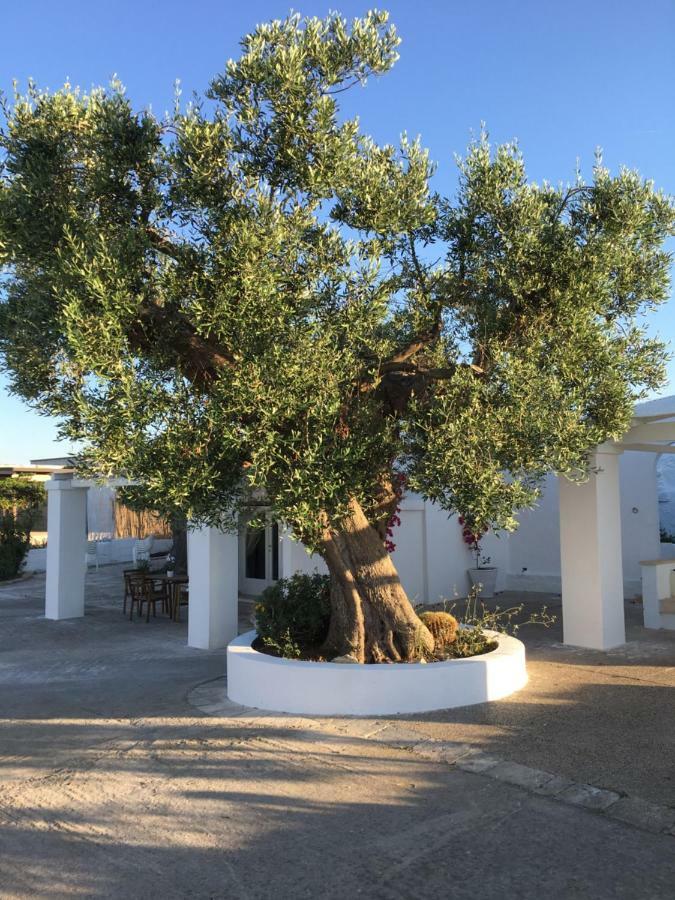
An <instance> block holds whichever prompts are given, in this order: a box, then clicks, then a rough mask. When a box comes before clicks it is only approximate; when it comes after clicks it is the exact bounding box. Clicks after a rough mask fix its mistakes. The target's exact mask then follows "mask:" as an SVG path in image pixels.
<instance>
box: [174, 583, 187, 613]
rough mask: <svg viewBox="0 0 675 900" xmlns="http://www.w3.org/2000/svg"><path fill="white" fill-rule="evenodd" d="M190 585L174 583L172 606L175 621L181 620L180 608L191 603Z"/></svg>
mask: <svg viewBox="0 0 675 900" xmlns="http://www.w3.org/2000/svg"><path fill="white" fill-rule="evenodd" d="M189 590H190V589H189V587H188V585H187V584H174V585H173V591H174V593H173V598H172V608H173V620H174V622H180V608H181V606H188V605H189V603H190V593H189Z"/></svg>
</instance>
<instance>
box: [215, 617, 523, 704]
mask: <svg viewBox="0 0 675 900" xmlns="http://www.w3.org/2000/svg"><path fill="white" fill-rule="evenodd" d="M489 636H490V637H491V638H493V639H494V641H495V643H496V645H497V646H496V648H495V649H494V650H490V651H489V652H487V653H482V654H479V655H477V656H471V657H468V658H463V659H450V660H445V661H442V662H431V663H405V664H399V665H388V664H379V665H378V664H372V665H358V664H349V663H335V662H311V661H306V660H297V659H283V658H281V657H278V656H271V655H270V654H269V653H261V652H260V651H258V650H256V649H255V648H254V646H253V645H254V644H255V642H256V640H257V637H258V636H257V634H256V632H255V631H248V632H246V633H245V634H242V635H240V636H239V637H238V638H236V639H235V640H234V641H232V642H231V643H230V644H229V646H228V648H227V693H228V697H229V699H230V700H232V701H233V702H234V703H240V704H242V705H243V706H251V707H254V708H257V709H266V710H272V711H274V712H287V713H295V714H299V715H307V714H314V715H352V716H353V715H356V716H358V715H395V714H397V713H411V712H428V711H431V710H435V709H452V708H454V707H458V706H471V705H473V704H476V703H485V702H487V701H490V700H499V699H501V698H503V697H507V696H508V695H509V694H512V693H514V692H515V691H518V690H520V689H521V688H522V687H524V686H525V684H526V683H527V671H526V665H525V647H524V645H523V644H522V643H521V641H519V640H517V639H516V638H513V637H511V636H509V635H505V634H498V633H496V632H491V633H490V635H489Z"/></svg>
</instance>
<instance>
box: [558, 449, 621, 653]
mask: <svg viewBox="0 0 675 900" xmlns="http://www.w3.org/2000/svg"><path fill="white" fill-rule="evenodd" d="M620 452H621V451H620V450H618V449H617V448H615V447H614V446H612V445H611V444H602V445H601V446H600V447H598V448H597V450H596V452H595V454H594V455H593V457H592V459H591V464H592V465H593V466H594V467H596V466H597V468H598V469H599V470H600V471H599V472H598V473H597V474H591V475H590V477H589V480H588V481H586V482H584V483H583V484H575V483H574V482H571V481H568V480H567V479H566V478H561V479H560V563H561V574H562V607H563V640H564V642H565V643H566V644H573V645H575V646H577V647H589V648H592V649H596V650H609V649H610V648H611V647H617V646H619V645H620V644H624V643H625V642H626V629H625V622H624V604H623V567H622V560H621V509H620V486H619V454H620Z"/></svg>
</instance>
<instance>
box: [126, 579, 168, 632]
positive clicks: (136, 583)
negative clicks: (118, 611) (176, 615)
mask: <svg viewBox="0 0 675 900" xmlns="http://www.w3.org/2000/svg"><path fill="white" fill-rule="evenodd" d="M129 587H130V590H131V608H130V610H129V619H130V620H131V619H133V617H134V606H137V607H138V615H139V617H141V616H142V615H143V606H144V605H145V607H146V614H145V621H146V622H149V621H150V607H151V606H152V615H153V617H156V616H157V603H158V602H161V604H162V612H167V611H168V596H167V592H166V584H164V583H160V584H159V587H158V586H157V584H156V582H155V581H153V579H152V576H148V575H146V574H143V575H142V576H141V577H140V578H133V577H132V578H131V579H130V580H129Z"/></svg>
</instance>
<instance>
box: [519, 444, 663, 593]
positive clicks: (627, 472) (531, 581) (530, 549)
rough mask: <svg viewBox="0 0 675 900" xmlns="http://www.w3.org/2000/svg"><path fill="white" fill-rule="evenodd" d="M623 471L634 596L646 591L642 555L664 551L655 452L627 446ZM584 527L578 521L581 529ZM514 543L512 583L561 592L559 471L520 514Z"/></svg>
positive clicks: (626, 564)
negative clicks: (530, 507) (532, 505)
mask: <svg viewBox="0 0 675 900" xmlns="http://www.w3.org/2000/svg"><path fill="white" fill-rule="evenodd" d="M619 471H620V479H621V539H622V548H623V553H622V555H623V581H624V593H625V594H626V596H627V597H632V596H634V595H636V594H639V593H640V590H641V588H640V576H641V572H640V560H642V559H656V558H658V557H659V555H660V541H659V504H658V496H657V489H656V463H655V458H654V455H653V454H651V453H635V452H630V451H627V452H625V453H623V454H622V455H621V457H620V460H619ZM591 477H592V476H591ZM583 527H584V523H583V522H579V528H580V529H583ZM509 547H510V559H509V563H508V571H509V575H508V578H507V585H508V587H509V588H511V589H520V590H534V591H536V590H542V591H557V592H559V591H560V523H559V503H558V484H557V478H555V477H554V476H550V477H549V478H548V479H547V480H546V485H545V488H544V492H543V496H542V498H541V501H540V503H539V505H538V506H537V507H536V508H535V509H533V510H524V511H523V512H522V513H521V514H520V528H519V529H518V531H517V532H515V533H514V534H513V535H511V536H510V538H509Z"/></svg>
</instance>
